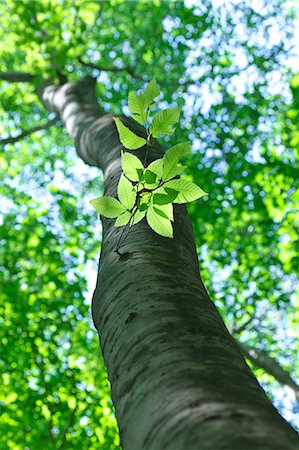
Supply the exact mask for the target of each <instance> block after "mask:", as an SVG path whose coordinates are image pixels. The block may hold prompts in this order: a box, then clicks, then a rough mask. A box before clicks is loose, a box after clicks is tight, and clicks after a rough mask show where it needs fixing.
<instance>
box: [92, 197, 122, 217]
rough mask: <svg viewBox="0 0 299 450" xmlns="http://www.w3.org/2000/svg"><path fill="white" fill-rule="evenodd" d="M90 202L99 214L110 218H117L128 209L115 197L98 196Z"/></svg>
mask: <svg viewBox="0 0 299 450" xmlns="http://www.w3.org/2000/svg"><path fill="white" fill-rule="evenodd" d="M90 203H91V204H92V206H93V207H94V209H95V210H96V211H97V212H98V213H99V214H101V215H102V216H105V217H109V219H115V217H118V216H120V215H121V214H122V213H123V212H124V211H125V210H126V208H125V207H124V206H123V205H122V204H121V203H120V202H119V201H118V200H116V198H114V197H98V198H94V199H93V200H90Z"/></svg>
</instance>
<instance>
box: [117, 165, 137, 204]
mask: <svg viewBox="0 0 299 450" xmlns="http://www.w3.org/2000/svg"><path fill="white" fill-rule="evenodd" d="M117 195H118V198H119V200H120V202H121V203H122V204H123V205H124V206H125V207H126V208H127V209H132V208H133V206H134V205H135V201H136V191H135V189H134V186H133V184H132V183H131V182H130V181H129V180H128V179H127V178H126V177H125V176H124V175H123V174H122V175H121V177H120V179H119V183H118V186H117Z"/></svg>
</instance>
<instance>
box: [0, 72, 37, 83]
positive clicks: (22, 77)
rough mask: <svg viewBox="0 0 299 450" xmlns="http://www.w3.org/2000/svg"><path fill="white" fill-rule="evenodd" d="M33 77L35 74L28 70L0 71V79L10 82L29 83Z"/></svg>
mask: <svg viewBox="0 0 299 450" xmlns="http://www.w3.org/2000/svg"><path fill="white" fill-rule="evenodd" d="M34 78H35V75H33V74H32V73H28V72H0V80H2V81H9V82H10V83H20V82H21V83H22V82H24V83H30V82H31V81H33V80H34Z"/></svg>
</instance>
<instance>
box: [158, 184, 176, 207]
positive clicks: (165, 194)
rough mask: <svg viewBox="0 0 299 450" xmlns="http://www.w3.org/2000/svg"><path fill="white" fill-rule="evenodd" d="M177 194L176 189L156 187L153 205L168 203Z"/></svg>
mask: <svg viewBox="0 0 299 450" xmlns="http://www.w3.org/2000/svg"><path fill="white" fill-rule="evenodd" d="M177 196H178V191H176V190H174V189H171V188H167V189H164V188H163V187H161V188H159V189H157V190H156V191H155V193H154V195H153V203H154V204H155V205H167V204H168V203H172V202H174V201H175V199H176V198H177Z"/></svg>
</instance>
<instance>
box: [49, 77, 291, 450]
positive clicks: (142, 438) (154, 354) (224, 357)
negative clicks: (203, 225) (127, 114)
mask: <svg viewBox="0 0 299 450" xmlns="http://www.w3.org/2000/svg"><path fill="white" fill-rule="evenodd" d="M43 101H44V104H45V105H46V107H47V108H48V109H49V110H50V111H55V112H56V113H57V114H59V115H60V117H61V119H62V121H63V122H64V124H65V126H66V129H67V131H68V132H69V134H70V136H71V137H72V138H73V140H74V142H75V145H76V148H77V152H78V155H79V156H80V157H81V158H82V159H83V160H84V161H85V162H86V163H87V164H90V165H94V166H98V167H100V168H101V169H102V170H103V171H104V173H105V186H106V194H108V195H115V193H116V186H117V182H118V178H119V175H120V158H119V157H120V149H121V144H120V142H119V140H118V135H117V132H116V129H115V126H114V123H113V120H112V116H111V115H107V114H105V113H104V111H102V110H101V109H100V108H99V107H98V104H97V101H96V98H95V95H94V82H93V81H92V79H86V80H83V81H80V82H75V83H68V84H65V85H63V86H59V87H55V86H48V87H47V88H45V90H44V93H43ZM128 124H130V126H133V127H136V126H137V125H136V124H134V125H133V124H132V122H130V121H128ZM162 153H163V149H162V148H161V147H160V146H159V145H158V144H155V145H154V147H153V150H152V158H153V159H155V158H157V157H158V156H161V154H162ZM139 156H141V157H142V152H139ZM121 231H122V230H121V229H119V228H115V227H113V220H109V219H104V218H103V243H102V251H101V257H100V264H99V273H98V280H97V285H96V289H95V292H94V296H93V304H92V312H93V319H94V324H95V326H96V328H97V330H98V333H99V336H100V341H101V347H102V351H103V355H104V359H105V363H106V365H107V369H108V374H109V379H110V382H111V387H112V397H113V402H114V405H115V409H116V415H117V420H118V424H119V429H120V435H121V441H122V445H123V448H124V450H127V449H132V450H133V449H134V450H139V449H182V450H187V449H211V450H216V449H217V450H218V449H227V450H232V449H238V450H242V449H243V450H245V449H246V450H248V449H252V450H258V449H260V450H266V449H281V450H282V449H285V450H286V449H296V448H298V443H299V441H298V439H297V435H296V432H295V431H294V430H293V429H292V428H291V426H290V425H288V424H287V423H286V422H285V420H284V419H283V418H282V417H281V416H280V415H279V414H278V413H277V411H276V410H275V408H274V407H273V406H272V405H271V403H270V402H269V401H268V399H267V398H266V396H265V394H264V392H263V390H262V389H261V388H260V386H259V385H258V383H257V381H256V379H255V378H254V377H253V375H252V373H251V372H250V370H249V368H248V366H247V365H246V363H245V361H244V358H243V356H242V354H241V351H240V349H239V347H238V345H237V344H236V343H235V341H234V339H233V338H232V337H231V336H230V334H229V333H228V331H227V329H226V327H225V325H224V323H223V321H222V319H221V318H220V316H219V314H218V312H217V310H216V308H215V306H214V304H213V303H212V301H211V300H210V298H209V295H208V294H207V291H206V290H205V288H204V286H203V283H202V281H201V278H200V276H199V273H198V259H197V255H196V251H195V243H194V237H193V233H192V227H191V224H190V221H189V219H188V216H187V213H186V209H185V207H184V206H182V205H177V206H176V209H175V225H174V236H175V237H174V239H172V240H170V239H167V238H162V237H161V236H159V235H157V234H155V233H153V232H152V231H151V229H150V228H149V227H148V226H147V224H146V223H145V222H144V221H142V222H141V223H139V224H138V225H136V226H134V227H132V229H131V231H130V233H129V235H128V237H127V238H126V240H125V241H124V242H123V244H122V246H121V248H120V253H121V254H118V253H117V252H116V251H115V249H116V245H117V241H118V239H119V236H120V233H121Z"/></svg>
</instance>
